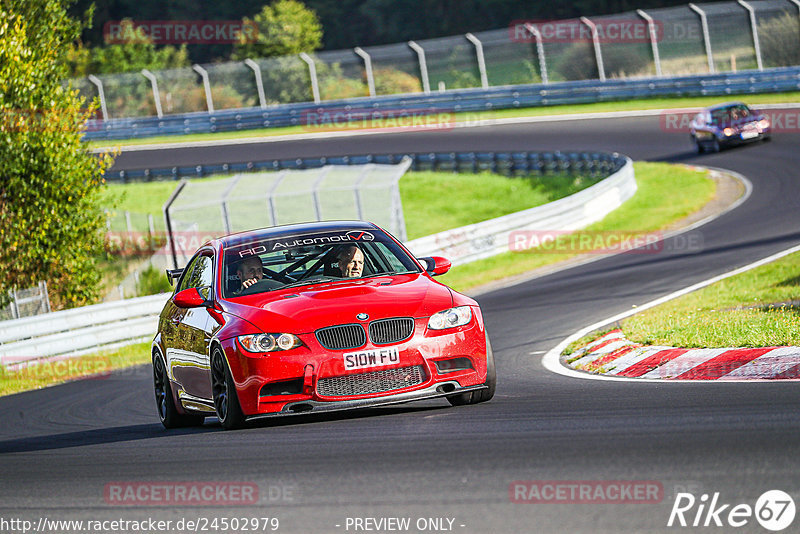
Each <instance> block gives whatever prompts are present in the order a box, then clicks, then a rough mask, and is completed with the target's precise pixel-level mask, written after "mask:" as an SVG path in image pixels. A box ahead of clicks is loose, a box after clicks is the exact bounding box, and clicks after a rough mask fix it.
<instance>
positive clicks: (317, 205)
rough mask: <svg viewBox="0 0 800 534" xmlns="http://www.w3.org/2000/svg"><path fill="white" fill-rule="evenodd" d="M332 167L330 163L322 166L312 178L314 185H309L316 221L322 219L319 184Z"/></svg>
mask: <svg viewBox="0 0 800 534" xmlns="http://www.w3.org/2000/svg"><path fill="white" fill-rule="evenodd" d="M332 168H333V167H332V166H330V165H328V166H325V167H322V168H321V169H320V171H319V176H318V177H317V179H316V180H314V185H313V186H311V187H312V189H311V196H312V198H313V201H314V215H316V217H317V220H318V221H321V220H322V205H320V203H319V186H320V184H322V181H323V180H324V179H325V177H326V176H328V173H329V172H331V169H332Z"/></svg>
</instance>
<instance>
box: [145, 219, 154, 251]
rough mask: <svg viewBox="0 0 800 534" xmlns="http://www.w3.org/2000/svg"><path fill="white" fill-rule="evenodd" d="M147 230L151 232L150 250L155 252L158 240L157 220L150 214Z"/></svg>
mask: <svg viewBox="0 0 800 534" xmlns="http://www.w3.org/2000/svg"><path fill="white" fill-rule="evenodd" d="M147 230H148V231H149V232H150V239H148V241H149V242H150V250H155V246H156V241H155V240H156V222H155V219H153V214H152V213H148V214H147Z"/></svg>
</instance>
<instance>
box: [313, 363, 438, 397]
mask: <svg viewBox="0 0 800 534" xmlns="http://www.w3.org/2000/svg"><path fill="white" fill-rule="evenodd" d="M424 381H425V371H423V369H422V366H421V365H416V366H414V367H400V368H397V369H386V370H383V371H372V372H369V373H361V374H357V375H346V376H335V377H333V378H321V379H320V380H319V381H317V393H318V394H319V395H322V396H323V397H350V396H353V395H366V394H369V393H382V392H384V391H392V390H395V389H402V388H407V387H410V386H416V385H418V384H422V383H423V382H424Z"/></svg>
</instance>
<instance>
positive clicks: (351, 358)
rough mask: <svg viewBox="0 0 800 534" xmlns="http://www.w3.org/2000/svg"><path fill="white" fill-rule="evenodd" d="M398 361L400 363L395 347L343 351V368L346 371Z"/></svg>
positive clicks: (396, 362)
mask: <svg viewBox="0 0 800 534" xmlns="http://www.w3.org/2000/svg"><path fill="white" fill-rule="evenodd" d="M398 363H400V351H399V350H397V348H396V347H387V348H385V349H376V350H362V351H359V352H345V353H344V368H345V370H346V371H351V370H353V369H366V368H368V367H381V366H383V365H392V364H398Z"/></svg>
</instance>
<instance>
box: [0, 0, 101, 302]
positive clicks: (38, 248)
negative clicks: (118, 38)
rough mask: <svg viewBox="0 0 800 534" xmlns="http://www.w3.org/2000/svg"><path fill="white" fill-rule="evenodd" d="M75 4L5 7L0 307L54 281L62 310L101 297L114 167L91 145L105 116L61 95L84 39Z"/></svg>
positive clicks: (16, 1) (0, 30)
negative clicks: (92, 122) (86, 131)
mask: <svg viewBox="0 0 800 534" xmlns="http://www.w3.org/2000/svg"><path fill="white" fill-rule="evenodd" d="M68 4H69V2H68V1H67V0H4V1H3V2H2V3H0V36H2V38H0V119H1V120H0V251H2V253H0V300H3V298H6V297H5V296H6V295H7V293H8V290H9V289H12V288H24V287H30V286H32V285H35V284H36V282H38V281H40V280H45V281H47V287H48V290H49V292H50V297H51V302H52V303H53V307H54V308H56V309H58V308H62V307H72V306H78V305H82V304H85V303H88V302H91V301H93V300H94V299H95V298H96V296H97V288H98V283H99V280H100V274H99V273H98V271H97V269H96V268H95V264H94V258H95V256H97V255H99V254H100V253H101V252H102V244H103V229H104V223H105V217H104V214H103V212H102V210H101V209H100V207H99V201H100V193H101V190H102V188H103V185H104V181H103V173H104V171H105V169H106V168H108V167H109V166H110V164H111V157H110V156H108V155H100V156H97V155H94V154H92V153H91V152H89V150H88V149H87V147H86V146H85V145H83V144H82V142H81V137H82V130H83V127H84V124H85V122H86V120H87V118H88V117H89V116H90V115H91V114H92V113H93V112H94V109H95V108H96V106H94V105H90V106H88V109H86V105H85V104H86V102H85V101H84V100H83V99H82V98H79V97H78V95H77V91H75V90H73V89H71V88H69V87H66V88H65V87H62V85H61V80H63V79H64V78H65V76H66V75H67V69H66V65H67V55H68V50H69V44H70V43H72V42H74V41H76V40H77V38H78V36H79V35H80V31H81V26H80V24H78V23H76V22H75V21H73V20H72V19H70V18H69V16H67V13H66V8H67V5H68ZM1 304H2V303H0V305H1Z"/></svg>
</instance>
